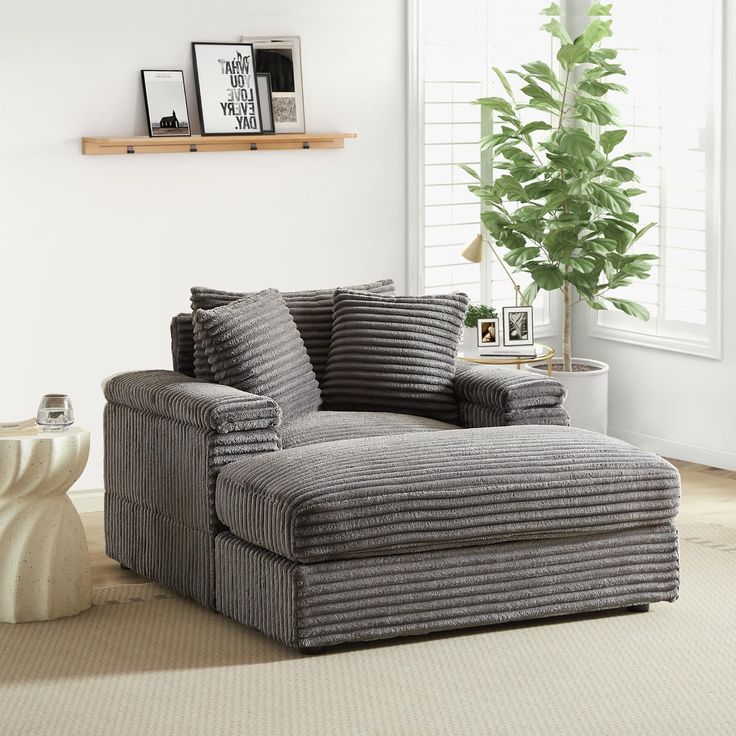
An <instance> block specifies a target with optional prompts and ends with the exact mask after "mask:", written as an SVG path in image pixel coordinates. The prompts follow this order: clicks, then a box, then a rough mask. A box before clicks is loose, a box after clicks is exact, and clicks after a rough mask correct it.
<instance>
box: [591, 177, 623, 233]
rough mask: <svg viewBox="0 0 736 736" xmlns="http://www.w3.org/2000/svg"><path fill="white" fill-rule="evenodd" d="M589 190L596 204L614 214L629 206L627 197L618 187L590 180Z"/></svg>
mask: <svg viewBox="0 0 736 736" xmlns="http://www.w3.org/2000/svg"><path fill="white" fill-rule="evenodd" d="M590 192H591V196H592V198H593V201H594V202H595V203H596V204H597V205H600V206H601V207H603V208H604V209H606V210H608V211H609V212H613V213H614V214H617V213H620V212H626V211H627V210H628V209H629V207H630V203H629V198H628V197H627V196H626V194H624V192H622V191H621V190H620V189H619V188H618V187H614V186H612V185H610V184H601V183H599V182H592V183H591V185H590ZM622 226H623V225H622Z"/></svg>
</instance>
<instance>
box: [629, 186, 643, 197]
mask: <svg viewBox="0 0 736 736" xmlns="http://www.w3.org/2000/svg"><path fill="white" fill-rule="evenodd" d="M646 193H647V190H646V189H639V188H638V187H632V188H631V189H624V194H625V195H626V196H627V197H636V196H637V195H639V194H646Z"/></svg>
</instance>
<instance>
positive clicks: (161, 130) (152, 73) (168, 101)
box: [141, 69, 192, 138]
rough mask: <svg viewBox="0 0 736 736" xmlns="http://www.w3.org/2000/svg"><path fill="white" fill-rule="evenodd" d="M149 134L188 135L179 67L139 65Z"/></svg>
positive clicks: (182, 75)
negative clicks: (145, 66) (142, 67)
mask: <svg viewBox="0 0 736 736" xmlns="http://www.w3.org/2000/svg"><path fill="white" fill-rule="evenodd" d="M141 79H142V80H143V96H144V98H145V100H146V115H147V117H148V134H149V135H150V136H151V137H152V138H158V137H162V136H168V135H191V134H192V130H191V128H190V127H189V111H188V109H187V94H186V91H185V89H184V72H183V71H181V69H173V70H166V69H142V70H141Z"/></svg>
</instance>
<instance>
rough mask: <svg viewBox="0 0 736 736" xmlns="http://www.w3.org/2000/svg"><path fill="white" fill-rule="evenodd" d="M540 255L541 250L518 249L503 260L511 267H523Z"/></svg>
mask: <svg viewBox="0 0 736 736" xmlns="http://www.w3.org/2000/svg"><path fill="white" fill-rule="evenodd" d="M538 255H539V248H531V247H526V248H517V249H515V250H512V251H511V253H507V254H506V255H505V256H504V257H503V259H504V261H506V263H508V264H509V265H510V266H523V265H524V264H525V263H528V262H529V261H531V260H533V259H535V258H536V257H537V256H538Z"/></svg>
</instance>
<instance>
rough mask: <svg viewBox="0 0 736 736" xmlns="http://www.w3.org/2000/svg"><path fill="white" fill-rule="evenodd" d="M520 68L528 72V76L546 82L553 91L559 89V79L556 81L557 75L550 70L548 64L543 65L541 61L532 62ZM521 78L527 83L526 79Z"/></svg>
mask: <svg viewBox="0 0 736 736" xmlns="http://www.w3.org/2000/svg"><path fill="white" fill-rule="evenodd" d="M521 68H522V69H524V70H525V71H527V72H529V76H532V77H536V78H537V79H541V80H542V81H543V82H546V83H547V84H549V85H550V86H551V87H553V88H554V89H555V90H560V89H561V85H560V81H559V79H557V75H556V74H555V73H554V72H553V71H552V68H551V67H550V65H549V64H545V63H544V62H543V61H532V62H531V63H529V64H522V65H521ZM517 73H518V72H517ZM519 76H522V75H519ZM522 78H523V79H525V80H526V81H529V79H528V77H522Z"/></svg>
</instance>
